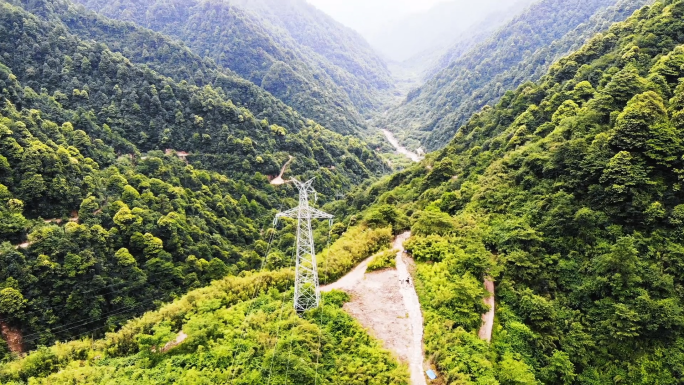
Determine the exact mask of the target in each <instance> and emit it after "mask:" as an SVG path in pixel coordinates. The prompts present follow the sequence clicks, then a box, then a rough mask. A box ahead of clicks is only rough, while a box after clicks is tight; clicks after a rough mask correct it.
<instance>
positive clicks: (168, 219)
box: [0, 2, 382, 359]
mask: <svg viewBox="0 0 684 385" xmlns="http://www.w3.org/2000/svg"><path fill="white" fill-rule="evenodd" d="M26 7H27V8H30V9H31V10H32V11H33V13H29V12H27V11H26V10H24V9H22V8H21V7H18V6H16V5H11V4H9V3H6V2H0V34H1V35H2V36H3V37H5V38H4V39H3V40H2V41H0V90H2V95H1V98H0V108H1V110H0V237H1V240H2V246H0V249H1V251H0V267H1V268H0V315H1V317H2V322H3V324H4V325H9V326H10V327H15V328H18V329H19V330H20V331H21V332H22V333H23V334H24V340H23V342H24V348H26V349H30V348H33V347H35V346H38V345H41V344H50V343H52V342H54V341H55V340H65V339H70V338H73V337H76V336H80V335H81V334H82V333H84V332H86V331H91V332H94V333H102V332H103V331H107V330H112V329H114V328H116V326H117V325H120V324H121V323H122V322H124V321H126V320H127V319H129V318H130V317H131V316H134V315H136V314H140V313H141V312H143V311H145V310H147V309H150V308H153V307H154V306H155V304H156V303H158V302H159V301H166V300H169V299H170V298H173V297H175V296H178V295H181V294H183V293H185V292H186V291H187V290H188V289H192V288H196V287H201V286H204V285H206V284H208V283H209V282H210V281H211V280H213V279H219V278H221V277H223V276H225V275H234V274H237V273H239V272H241V271H244V270H251V269H255V268H258V267H259V266H260V265H262V264H263V260H264V258H265V257H266V252H267V240H268V239H269V237H271V236H272V232H273V230H269V227H271V221H272V218H273V215H274V214H275V212H277V210H279V209H282V208H287V207H292V206H295V205H296V200H295V199H294V198H295V197H296V196H295V192H294V191H293V189H292V188H291V187H289V186H282V187H277V188H276V187H274V186H271V185H270V184H269V180H268V178H267V176H266V175H277V174H278V173H279V172H280V167H281V166H282V165H283V164H284V163H285V161H286V160H287V159H288V157H289V156H293V157H294V159H293V162H292V163H291V166H290V168H289V169H288V170H287V171H288V176H290V175H294V176H299V177H300V178H310V177H317V179H316V180H317V182H316V188H317V189H318V190H319V191H321V193H322V194H321V199H322V202H325V201H327V200H330V199H331V197H333V196H334V194H336V193H337V192H338V191H340V189H344V188H345V187H346V188H348V187H349V186H350V185H352V184H353V183H358V182H360V181H362V180H367V179H368V178H369V177H372V176H373V175H378V174H379V173H380V172H381V170H382V163H381V161H380V159H379V158H378V157H377V156H376V155H375V154H374V153H373V152H371V151H370V149H369V148H368V147H367V146H366V145H365V144H364V143H363V142H362V141H360V140H359V139H358V138H356V137H344V136H341V135H339V134H336V133H333V132H331V131H329V130H327V129H325V128H323V127H322V126H320V125H318V124H317V123H315V122H313V121H311V120H308V119H306V120H305V119H304V118H302V117H301V116H300V115H299V114H298V113H297V112H295V111H294V110H292V109H291V108H290V107H287V106H285V105H284V104H283V103H281V102H278V101H277V100H276V99H274V98H273V97H272V96H270V95H269V94H268V93H266V92H265V91H263V90H261V89H259V88H258V87H256V86H254V85H253V84H251V83H249V82H248V81H245V80H241V79H239V78H237V77H236V75H234V74H231V73H228V72H222V71H220V70H218V69H217V68H216V67H214V66H212V65H211V63H210V62H205V61H202V60H201V59H199V58H198V57H197V56H194V55H192V54H191V53H190V52H189V51H188V50H187V49H184V48H183V47H180V46H178V45H176V44H175V43H172V42H171V41H169V40H168V39H166V38H163V37H160V36H159V35H156V34H155V33H153V32H150V31H146V30H141V29H139V28H137V27H135V26H132V25H125V24H122V23H118V22H111V21H107V20H106V19H103V18H101V17H95V16H94V15H93V14H88V15H86V17H84V16H82V15H79V14H77V13H75V12H74V8H73V7H72V6H69V5H68V4H66V3H62V2H59V3H51V2H31V3H30V4H26ZM63 20H66V21H68V23H67V22H63ZM122 28H126V29H127V30H128V32H129V33H128V34H127V35H126V36H127V38H130V40H126V39H121V37H120V36H119V35H111V34H109V35H108V33H109V32H112V31H114V32H118V31H120V30H121V29H122ZM86 31H87V32H86ZM95 39H97V40H95ZM140 43H143V44H140ZM109 44H112V45H113V47H112V49H110V48H109ZM136 47H137V48H136ZM152 47H155V48H154V49H153V48H152ZM148 48H149V49H148ZM134 49H137V51H136V50H134ZM114 50H116V51H114ZM124 54H128V55H131V57H132V58H134V59H129V58H128V57H127V56H125V55H124ZM157 68H158V69H159V71H161V72H157V71H156V69H157ZM162 73H165V74H162ZM181 79H182V80H181ZM224 88H225V91H224ZM233 100H235V102H236V103H239V105H236V104H234V103H233ZM239 101H242V102H239ZM247 106H250V107H253V108H259V111H261V112H260V113H259V114H255V113H252V111H251V110H250V109H248V108H247ZM276 122H277V123H276ZM288 226H290V225H289V224H288V225H287V226H285V227H284V228H282V229H280V231H281V233H280V234H281V235H282V236H279V237H278V239H279V241H278V242H277V243H276V244H274V245H273V248H272V252H273V253H275V254H273V258H272V259H271V262H269V264H270V267H271V268H279V267H282V266H283V263H285V262H284V261H285V260H286V257H285V256H287V255H291V251H292V250H293V249H292V248H293V246H294V244H293V242H294V238H293V235H292V232H293V231H292V228H291V227H288ZM325 234H326V231H325V229H322V230H321V233H320V236H321V237H324V236H325ZM38 283H39V284H38ZM0 356H2V357H3V359H6V358H8V357H9V356H8V355H7V350H6V348H5V347H4V345H3V347H0Z"/></svg>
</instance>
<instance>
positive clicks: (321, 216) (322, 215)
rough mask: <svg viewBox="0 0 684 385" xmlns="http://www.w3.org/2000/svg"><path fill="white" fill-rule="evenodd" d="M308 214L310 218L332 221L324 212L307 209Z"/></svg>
mask: <svg viewBox="0 0 684 385" xmlns="http://www.w3.org/2000/svg"><path fill="white" fill-rule="evenodd" d="M309 213H310V218H315V219H333V218H334V216H333V215H330V214H328V213H326V212H323V211H321V210H317V209H315V208H313V207H309Z"/></svg>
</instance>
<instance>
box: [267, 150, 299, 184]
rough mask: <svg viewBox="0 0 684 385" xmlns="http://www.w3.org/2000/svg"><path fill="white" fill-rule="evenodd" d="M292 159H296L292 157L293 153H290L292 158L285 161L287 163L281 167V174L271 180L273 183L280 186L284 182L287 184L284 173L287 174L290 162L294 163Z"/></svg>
mask: <svg viewBox="0 0 684 385" xmlns="http://www.w3.org/2000/svg"><path fill="white" fill-rule="evenodd" d="M292 159H294V158H293V157H292V155H290V159H288V160H287V162H285V164H284V165H283V168H282V169H280V175H278V176H277V177H275V178H274V179H273V180H272V181H271V184H272V185H274V186H280V185H282V184H285V180H284V179H283V174H285V170H286V169H287V166H289V165H290V163H292Z"/></svg>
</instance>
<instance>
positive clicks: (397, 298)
mask: <svg viewBox="0 0 684 385" xmlns="http://www.w3.org/2000/svg"><path fill="white" fill-rule="evenodd" d="M409 236H410V234H409V233H405V234H402V235H400V236H399V237H397V239H396V240H395V242H394V248H395V250H397V268H396V269H386V270H381V271H376V272H372V273H366V267H367V266H368V262H370V260H371V259H372V257H371V258H369V259H367V260H365V261H363V262H362V263H361V264H359V266H357V267H356V268H355V269H354V270H352V271H351V272H350V273H349V274H347V275H345V276H344V277H342V278H341V279H340V280H339V281H337V282H335V283H332V284H330V285H328V286H324V287H321V291H324V292H325V291H330V290H333V289H338V290H344V291H346V292H347V293H349V294H350V295H351V296H352V299H351V301H350V302H348V303H346V304H345V305H344V310H345V311H347V312H348V313H349V314H350V315H351V316H353V317H354V318H356V319H357V320H358V321H359V322H360V323H361V325H363V326H364V327H365V328H366V329H368V330H369V332H370V333H371V334H372V335H373V336H375V337H376V338H378V339H379V340H380V341H382V343H383V346H384V347H385V348H386V349H389V350H390V351H392V352H394V353H395V354H396V355H397V357H398V358H399V359H400V360H401V361H402V362H405V363H407V364H408V365H409V369H410V371H411V383H412V384H413V385H425V384H426V382H425V377H424V374H423V361H424V357H423V316H422V313H421V310H420V303H419V302H418V295H417V294H416V292H415V289H414V287H413V284H412V282H411V284H407V283H406V279H407V278H409V279H410V280H411V281H412V279H411V278H410V274H409V269H408V263H409V262H410V259H409V258H408V257H407V256H406V255H405V254H404V253H403V252H402V251H403V242H404V241H405V240H406V239H408V237H409Z"/></svg>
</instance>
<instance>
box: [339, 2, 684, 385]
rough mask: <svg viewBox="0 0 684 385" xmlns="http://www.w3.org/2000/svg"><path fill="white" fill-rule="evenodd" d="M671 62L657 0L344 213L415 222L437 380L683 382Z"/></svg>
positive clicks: (677, 55)
mask: <svg viewBox="0 0 684 385" xmlns="http://www.w3.org/2000/svg"><path fill="white" fill-rule="evenodd" d="M683 64H684V1H681V0H667V1H660V2H656V3H655V4H654V5H653V6H649V7H645V8H643V9H641V10H639V11H637V12H636V13H635V14H634V15H633V16H632V17H630V18H629V19H627V20H626V21H625V22H621V23H617V24H615V25H613V26H612V27H611V28H610V29H609V30H608V31H606V32H605V33H602V34H598V35H597V36H595V37H594V38H592V39H591V40H590V41H589V42H588V43H587V44H586V45H585V46H583V47H582V48H581V49H580V50H578V51H577V52H575V53H573V54H571V55H570V56H568V57H566V58H563V59H562V60H560V61H559V62H558V63H556V64H554V65H552V66H551V68H550V70H549V72H548V74H546V75H545V76H543V77H542V78H541V80H540V81H539V82H538V83H526V84H524V85H522V86H521V87H519V88H518V89H517V90H515V91H510V92H507V93H506V94H505V95H504V96H503V98H502V99H501V101H500V102H499V103H498V104H497V105H496V106H494V107H487V108H485V109H483V110H482V111H481V112H480V113H477V114H475V115H474V116H472V118H471V119H470V120H469V121H468V122H467V123H466V124H465V125H464V126H463V127H462V128H461V129H460V130H459V132H458V134H456V136H455V138H454V140H453V141H452V142H451V143H450V144H449V145H448V146H447V147H446V148H445V149H444V150H442V151H439V152H437V153H434V154H431V155H429V156H428V158H427V159H426V160H425V161H423V162H422V163H421V164H419V165H416V166H414V167H412V168H410V169H408V170H405V171H403V172H401V173H398V174H395V175H393V176H390V177H386V178H385V179H383V180H382V181H381V182H379V183H375V184H373V185H372V186H370V187H365V188H364V190H363V191H359V192H355V193H352V194H348V196H347V199H346V202H345V205H344V206H339V208H340V212H344V213H346V214H349V215H357V216H358V215H359V214H358V212H360V211H363V212H364V213H365V214H364V215H365V216H366V217H374V216H376V214H377V213H378V212H383V211H385V212H388V213H389V212H390V210H388V206H389V207H391V208H393V209H394V210H395V212H393V213H392V215H385V216H382V217H383V218H385V219H389V220H391V219H392V218H398V219H399V218H401V219H400V220H397V221H395V222H392V223H390V225H393V226H396V227H397V228H405V227H407V226H410V227H411V229H412V231H413V233H414V236H413V238H412V239H411V240H410V241H409V242H407V244H406V248H407V249H408V250H409V251H410V252H411V253H412V254H413V255H414V257H415V259H416V260H417V263H418V266H417V272H416V275H417V276H416V287H417V290H418V293H419V296H420V299H421V304H422V306H423V312H424V315H425V327H426V329H425V345H426V351H427V353H428V355H429V356H430V358H431V359H432V360H433V361H434V363H435V364H436V366H437V368H438V370H439V371H440V372H441V374H442V375H443V379H444V381H445V382H446V383H458V384H471V383H472V384H475V383H478V384H484V383H486V384H494V383H500V384H536V383H547V384H571V383H574V384H607V383H614V382H621V383H629V384H678V383H681V378H682V377H683V376H684V367H683V366H682V362H684V338H683V337H682V336H683V335H684V302H683V301H684V300H683V298H684V297H682V290H681V288H682V287H683V286H684V281H683V280H682V277H684V271H683V270H682V268H683V266H684V265H682V252H681V250H682V243H683V242H684V239H683V238H682V230H681V224H682V219H681V218H682V217H683V214H682V213H683V212H684V197H683V196H682V188H683V187H684V186H683V185H682V183H683V180H682V177H681V176H682V171H681V170H682V169H684V147H683V146H682V145H681V142H682V140H683V139H684V120H682V116H683V115H682V108H684V103H683V100H684V83H683V82H682V80H681V79H682V78H684V66H683ZM406 218H408V220H409V223H408V224H406V223H405V222H404V221H405V220H406ZM485 277H492V278H493V279H494V280H495V282H496V285H497V292H496V299H497V307H496V315H497V318H496V323H495V327H494V336H493V341H492V344H491V345H489V344H487V343H486V342H483V341H480V340H479V339H478V337H477V332H478V329H479V327H480V324H481V321H480V316H481V314H482V313H483V312H484V311H486V306H485V305H484V304H483V302H482V299H483V297H485V296H486V293H485V290H484V288H483V284H482V281H483V279H484V278H485Z"/></svg>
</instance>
